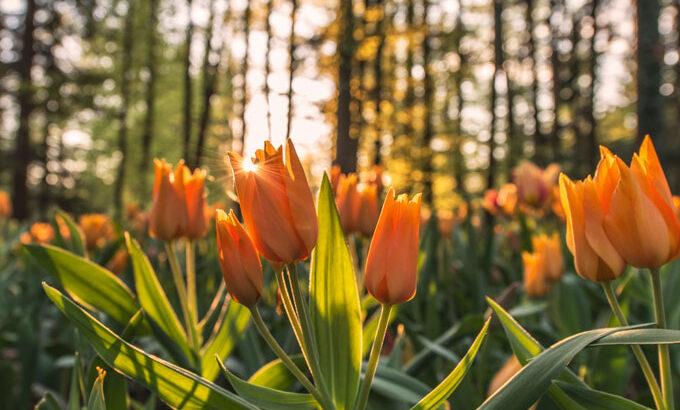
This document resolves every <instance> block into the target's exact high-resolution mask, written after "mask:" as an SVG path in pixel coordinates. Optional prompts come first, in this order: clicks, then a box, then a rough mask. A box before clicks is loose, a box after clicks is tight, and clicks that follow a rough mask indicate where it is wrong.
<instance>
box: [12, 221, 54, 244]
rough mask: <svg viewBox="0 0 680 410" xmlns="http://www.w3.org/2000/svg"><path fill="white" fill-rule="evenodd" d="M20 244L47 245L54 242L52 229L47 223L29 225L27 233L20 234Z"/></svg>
mask: <svg viewBox="0 0 680 410" xmlns="http://www.w3.org/2000/svg"><path fill="white" fill-rule="evenodd" d="M19 240H20V241H21V243H24V244H28V243H39V244H48V243H51V242H52V241H53V240H54V228H53V227H52V225H50V224H49V223H47V222H36V223H34V224H33V225H31V227H30V229H29V230H28V232H24V233H22V234H21V237H20V238H19Z"/></svg>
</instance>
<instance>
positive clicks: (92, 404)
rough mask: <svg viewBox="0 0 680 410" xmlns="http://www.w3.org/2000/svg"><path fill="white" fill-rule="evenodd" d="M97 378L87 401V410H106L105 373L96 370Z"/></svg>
mask: <svg viewBox="0 0 680 410" xmlns="http://www.w3.org/2000/svg"><path fill="white" fill-rule="evenodd" d="M98 372H99V376H97V379H96V380H95V381H94V384H93V385H92V391H91V392H90V398H89V399H88V400H87V410H106V403H105V402H104V378H105V377H106V372H105V371H103V370H101V369H98Z"/></svg>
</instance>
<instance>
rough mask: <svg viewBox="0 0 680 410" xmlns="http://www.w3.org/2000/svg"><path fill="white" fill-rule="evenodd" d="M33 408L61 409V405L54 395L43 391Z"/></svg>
mask: <svg viewBox="0 0 680 410" xmlns="http://www.w3.org/2000/svg"><path fill="white" fill-rule="evenodd" d="M33 410H61V406H60V405H59V402H58V401H57V399H55V398H54V395H53V394H52V393H50V392H47V393H45V395H44V396H43V398H42V399H40V401H39V402H38V404H36V405H35V407H33Z"/></svg>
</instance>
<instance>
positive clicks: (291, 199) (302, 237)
mask: <svg viewBox="0 0 680 410" xmlns="http://www.w3.org/2000/svg"><path fill="white" fill-rule="evenodd" d="M229 159H230V162H231V167H232V170H233V173H234V182H235V184H236V191H237V194H238V199H239V202H240V204H241V211H242V212H243V220H244V222H245V225H246V227H247V228H248V232H249V233H250V237H251V238H252V239H253V243H254V244H255V247H256V248H257V250H258V251H259V252H260V253H261V254H262V255H263V256H264V257H265V258H267V259H269V260H270V261H272V262H274V263H277V264H281V263H284V264H287V263H291V262H294V261H298V260H302V259H306V258H307V257H309V254H310V252H311V251H312V248H314V246H315V245H316V240H317V236H318V229H319V228H318V222H317V219H316V210H315V208H314V198H312V191H311V190H310V189H309V185H308V184H307V177H306V176H305V172H304V169H303V168H302V164H301V163H300V160H299V158H298V156H297V153H296V152H295V147H294V145H293V142H292V141H291V140H288V141H287V143H286V158H285V164H284V158H283V152H282V147H279V148H278V149H275V148H274V146H273V145H272V144H271V143H269V142H265V146H264V149H263V150H258V151H257V152H256V153H255V157H254V158H253V159H252V162H251V161H244V159H243V158H242V157H241V156H240V155H238V154H236V153H233V152H230V153H229Z"/></svg>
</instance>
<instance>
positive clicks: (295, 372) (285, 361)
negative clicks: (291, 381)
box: [250, 306, 332, 408]
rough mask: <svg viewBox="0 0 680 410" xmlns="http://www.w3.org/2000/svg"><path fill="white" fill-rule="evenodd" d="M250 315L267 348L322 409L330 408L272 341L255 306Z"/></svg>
mask: <svg viewBox="0 0 680 410" xmlns="http://www.w3.org/2000/svg"><path fill="white" fill-rule="evenodd" d="M250 314H251V316H252V318H253V323H255V327H257V330H258V331H259V332H260V335H262V338H263V339H264V340H265V341H266V342H267V344H268V345H269V347H271V349H272V350H273V351H274V353H276V355H277V356H278V357H279V359H281V362H282V363H283V364H284V366H286V368H288V370H290V372H291V373H293V376H295V378H296V379H298V380H299V381H300V383H302V385H303V386H304V387H305V389H307V391H309V392H310V393H311V394H312V396H314V398H315V399H316V400H317V401H318V402H319V404H321V406H322V407H323V408H331V407H332V406H328V402H327V401H326V400H325V398H324V396H323V395H322V394H321V392H320V391H319V390H318V389H317V388H316V387H315V386H314V385H313V384H312V382H310V381H309V379H308V378H307V376H305V374H304V373H302V371H301V370H300V368H299V367H297V366H296V365H295V362H293V360H292V359H291V358H290V356H288V354H286V352H285V351H284V350H283V348H282V347H281V345H279V343H278V342H277V341H276V339H274V336H273V335H272V334H271V332H270V331H269V329H268V328H267V325H266V324H265V323H264V320H262V316H261V315H260V311H259V310H258V309H257V306H252V307H250Z"/></svg>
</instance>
